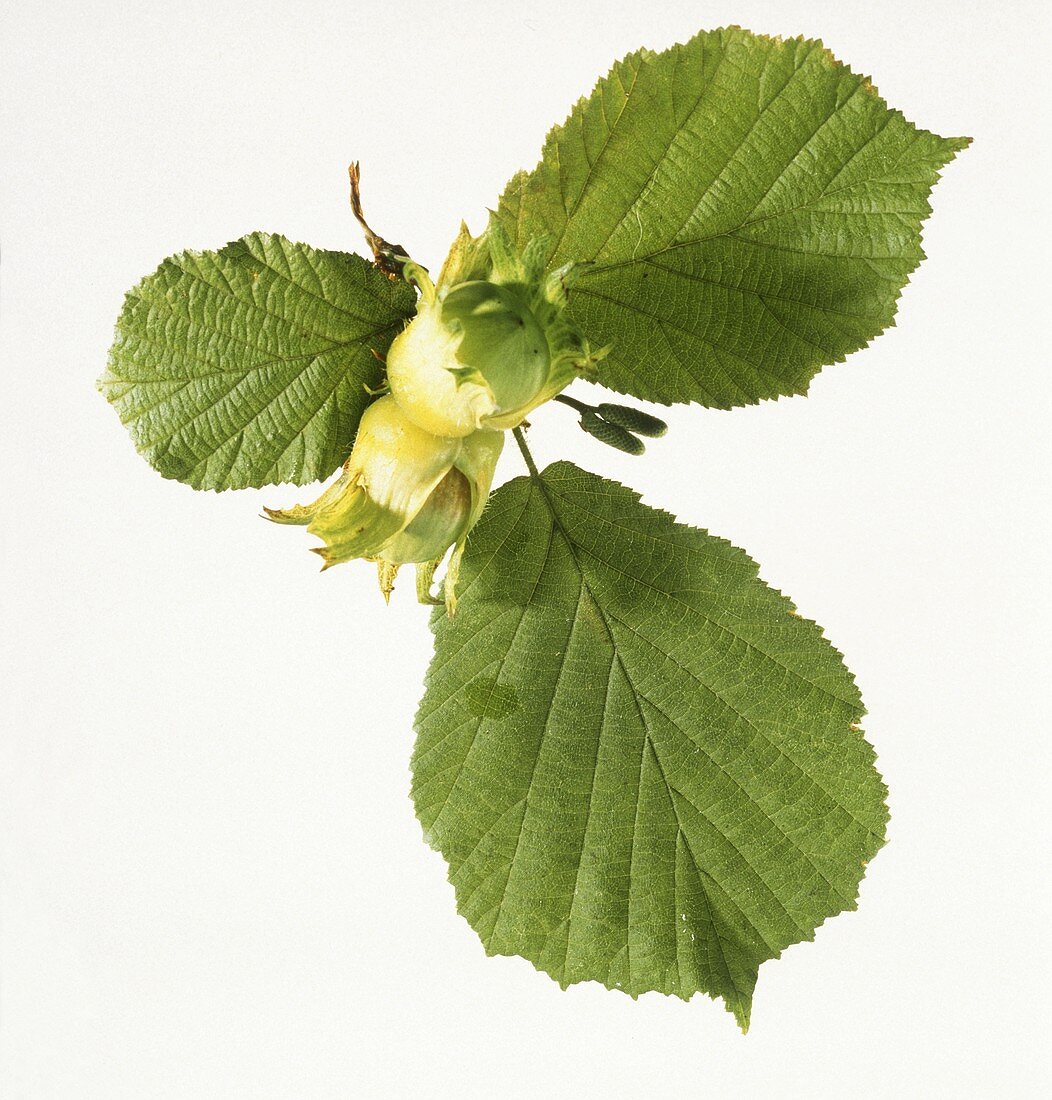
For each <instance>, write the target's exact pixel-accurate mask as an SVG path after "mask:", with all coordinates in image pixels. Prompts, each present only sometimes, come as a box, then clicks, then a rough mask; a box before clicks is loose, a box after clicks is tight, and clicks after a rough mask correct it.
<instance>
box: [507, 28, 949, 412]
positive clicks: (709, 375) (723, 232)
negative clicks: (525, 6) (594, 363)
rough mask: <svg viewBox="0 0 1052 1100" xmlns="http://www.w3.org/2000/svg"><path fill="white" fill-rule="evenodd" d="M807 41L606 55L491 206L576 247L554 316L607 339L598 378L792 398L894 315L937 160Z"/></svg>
mask: <svg viewBox="0 0 1052 1100" xmlns="http://www.w3.org/2000/svg"><path fill="white" fill-rule="evenodd" d="M968 141H969V139H967V138H949V139H947V138H940V137H938V136H937V135H935V134H931V133H928V132H927V131H925V130H919V129H917V128H916V127H915V126H913V125H912V124H911V123H909V122H907V121H906V119H905V118H904V117H903V116H902V115H901V114H900V113H899V112H898V111H892V110H890V109H889V108H888V106H887V104H886V103H885V102H884V100H883V99H881V98H880V96H879V95H877V93H876V91H875V89H874V88H873V86H872V85H871V84H870V83H869V81H868V80H867V79H866V78H865V77H862V76H857V75H856V74H854V73H852V72H851V70H850V69H848V68H847V67H845V66H844V65H841V64H840V63H839V62H837V61H836V60H835V59H834V58H833V57H832V55H831V54H830V53H829V52H828V51H827V50H826V49H825V48H824V47H823V46H822V44H821V43H820V42H817V41H806V40H803V39H793V40H789V41H782V40H780V39H772V38H764V37H760V36H758V35H753V34H750V33H749V32H748V31H743V30H741V29H739V28H736V27H732V28H727V29H724V30H718V31H711V32H703V33H701V34H698V35H697V36H695V37H694V38H692V39H691V40H690V41H689V42H687V43H686V44H685V45H678V46H673V47H672V48H671V49H669V50H665V51H664V52H663V53H653V52H651V51H649V50H640V51H639V52H637V53H634V54H630V55H629V56H628V57H626V58H625V59H624V60H623V61H621V62H619V63H618V64H616V65H615V66H614V67H613V69H612V70H611V71H610V73H609V75H608V76H606V77H605V78H604V79H602V80H600V81H599V83H598V85H596V88H595V90H594V91H593V92H592V94H591V95H590V96H589V97H588V98H587V99H582V100H581V101H580V102H579V103H578V104H577V106H576V107H575V108H574V109H573V111H572V113H571V114H570V117H569V118H568V119H567V121H566V122H565V124H564V125H562V126H559V127H556V128H555V129H554V130H552V132H551V133H550V134H549V136H548V139H547V141H546V143H545V146H544V153H543V157H542V160H541V162H540V164H539V165H538V166H537V168H536V169H534V171H533V172H531V173H529V174H527V173H519V175H517V176H516V177H514V178H513V179H512V180H511V182H510V183H509V185H508V187H507V190H506V191H505V194H504V196H503V197H502V199H501V202H500V209H499V214H500V217H501V221H502V224H503V225H504V226H505V229H506V230H507V231H508V233H509V235H511V236H512V238H513V239H515V240H516V241H517V243H518V245H519V247H522V246H523V245H524V244H525V242H526V241H527V240H529V239H531V238H535V237H539V236H541V235H544V234H548V235H549V236H550V240H551V252H550V263H551V265H552V266H555V265H561V264H565V263H569V262H581V261H592V263H591V264H590V265H589V266H587V267H585V268H584V269H583V270H582V271H581V272H580V275H579V278H578V281H577V282H576V283H575V284H574V285H573V289H572V291H571V298H570V312H571V315H572V316H573V319H574V320H575V321H576V322H577V324H578V325H579V326H580V327H581V328H582V330H583V331H584V333H585V335H587V336H588V338H589V339H590V340H591V342H592V343H593V344H595V345H597V346H598V345H603V344H607V343H612V344H613V352H612V354H611V355H610V357H609V358H608V359H607V360H606V361H605V362H604V363H603V364H602V371H601V374H600V376H599V381H601V382H603V383H604V384H605V385H607V386H609V387H611V388H613V389H615V390H618V391H620V392H622V393H628V394H633V395H634V396H636V397H641V398H647V399H650V400H654V401H660V402H663V403H665V404H668V403H671V402H676V401H697V402H700V403H702V404H704V405H710V406H713V407H716V408H729V407H731V406H734V405H744V404H753V403H755V402H757V401H759V400H761V399H762V398H771V397H777V396H779V395H781V394H793V393H804V392H806V390H807V386H808V383H809V381H810V379H811V378H812V377H813V375H814V374H815V372H816V371H818V370H819V369H820V368H821V367H822V366H824V365H826V364H829V363H836V362H840V361H841V360H842V359H843V358H844V357H845V356H846V355H848V354H849V353H850V352H852V351H855V350H857V349H858V348H861V347H864V346H865V345H866V344H867V343H868V342H869V341H870V340H872V339H873V338H874V337H875V336H877V335H878V334H879V333H880V332H882V331H883V330H884V329H885V328H887V327H888V325H890V324H891V323H892V318H893V316H894V313H895V308H896V303H897V300H898V297H899V294H900V292H901V290H902V287H903V286H904V285H905V283H906V281H907V279H908V277H909V275H910V272H912V271H913V269H914V268H915V267H916V266H917V264H918V263H919V262H920V261H921V259H923V256H924V254H923V252H922V251H921V244H920V226H921V223H922V222H923V220H924V219H925V217H927V215H928V214H929V213H930V212H931V207H930V206H929V204H928V195H929V193H930V191H931V188H932V186H933V185H934V183H935V181H936V180H937V179H938V176H939V169H940V168H942V167H943V166H944V165H945V164H946V163H947V162H948V161H950V160H951V159H952V158H953V156H954V155H955V154H956V153H957V152H958V151H959V150H961V149H963V148H964V147H965V146H966V145H967V144H968Z"/></svg>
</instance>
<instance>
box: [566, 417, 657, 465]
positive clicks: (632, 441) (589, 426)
mask: <svg viewBox="0 0 1052 1100" xmlns="http://www.w3.org/2000/svg"><path fill="white" fill-rule="evenodd" d="M581 428H582V429H583V430H584V431H586V432H587V433H588V434H589V435H591V436H594V437H595V438H596V439H598V440H599V442H600V443H605V444H606V445H607V446H608V447H614V448H616V449H617V450H619V451H624V452H625V453H626V454H630V455H641V454H642V453H643V452H644V451H645V450H646V447H645V446H644V445H643V440H641V439H637V438H636V437H635V436H634V435H633V434H632V433H631V432H630V431H626V430H625V429H624V428H622V427H621V426H620V425H618V424H611V423H610V422H609V421H606V420H603V419H602V417H600V416H598V415H596V413H594V412H592V410H591V409H587V410H585V411H584V412H583V413H581Z"/></svg>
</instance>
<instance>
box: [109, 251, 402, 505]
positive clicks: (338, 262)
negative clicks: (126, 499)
mask: <svg viewBox="0 0 1052 1100" xmlns="http://www.w3.org/2000/svg"><path fill="white" fill-rule="evenodd" d="M413 308H414V295H413V292H412V290H411V289H410V288H409V287H408V286H407V285H406V284H405V283H403V282H392V281H391V280H390V279H388V278H387V277H386V276H384V275H383V274H382V273H381V272H380V271H379V270H378V269H377V268H376V267H375V266H374V265H373V264H371V263H369V262H367V261H366V260H363V259H362V258H361V256H356V255H349V254H346V253H343V252H325V251H322V250H319V249H315V248H311V247H309V246H308V245H305V244H294V243H293V242H291V241H287V240H285V238H284V237H279V236H271V235H269V234H266V233H251V234H249V235H248V236H247V237H243V238H242V239H241V240H239V241H234V242H232V243H231V244H228V245H227V246H226V247H225V248H222V249H220V250H219V251H218V252H182V253H180V254H179V255H178V256H172V257H171V258H170V259H168V260H165V261H164V263H163V264H161V266H160V267H159V268H158V269H157V270H156V271H155V272H154V273H153V274H152V275H150V276H148V277H147V278H145V279H143V281H142V282H141V283H140V284H139V285H138V286H137V287H135V289H134V290H132V291H130V292H129V294H128V296H127V298H126V299H125V302H124V309H123V310H122V311H121V315H120V318H119V319H118V321H117V333H116V338H115V340H114V343H113V347H112V349H111V351H110V361H109V366H108V368H107V370H106V372H105V374H104V375H103V376H102V378H100V379H99V388H100V389H101V390H102V392H103V393H104V394H105V395H106V398H107V399H108V400H109V401H110V402H111V403H112V404H113V406H114V407H115V408H116V409H117V412H118V413H119V414H120V418H121V421H122V422H123V423H124V425H125V426H126V427H127V428H128V430H129V432H130V433H131V436H132V438H133V439H134V441H135V445H136V447H137V448H138V450H139V452H140V453H141V454H142V455H143V457H144V458H146V459H147V461H148V462H149V463H150V464H151V465H152V466H154V467H155V468H156V469H157V470H159V471H160V472H161V473H162V474H163V475H164V476H165V477H172V478H177V479H178V480H179V481H185V482H188V483H189V484H190V485H193V486H194V488H196V489H242V488H247V487H249V486H256V487H258V486H261V485H269V484H276V483H281V482H293V483H295V484H297V485H304V484H307V483H308V482H311V481H317V480H319V479H321V478H325V477H328V476H329V474H331V473H332V472H333V470H335V469H336V467H337V466H339V465H340V463H341V462H343V461H344V459H345V458H346V457H347V454H348V453H349V451H350V447H351V443H352V442H353V440H354V434H355V431H356V430H357V427H358V420H359V418H360V417H361V415H362V412H363V411H364V410H365V407H366V405H367V404H368V403H369V401H370V397H369V394H368V393H366V391H365V389H364V386H365V385H370V386H375V385H376V384H377V383H378V382H379V381H380V379H381V377H382V375H383V367H382V365H381V363H380V362H379V361H378V360H377V358H376V355H382V353H383V352H385V351H386V350H387V346H388V344H390V342H391V340H392V339H393V337H394V336H395V335H396V334H397V333H398V331H399V330H400V328H401V327H402V325H403V323H404V321H405V319H406V317H407V316H408V315H409V314H411V313H412V311H413ZM374 353H375V354H374Z"/></svg>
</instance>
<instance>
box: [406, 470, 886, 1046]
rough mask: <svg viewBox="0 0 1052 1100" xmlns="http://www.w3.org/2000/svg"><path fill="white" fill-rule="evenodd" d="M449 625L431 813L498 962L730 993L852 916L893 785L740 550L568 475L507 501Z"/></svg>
mask: <svg viewBox="0 0 1052 1100" xmlns="http://www.w3.org/2000/svg"><path fill="white" fill-rule="evenodd" d="M460 592H461V595H460V603H459V610H458V613H457V617H456V618H455V619H454V620H453V621H452V622H448V621H446V619H445V618H443V617H442V616H440V615H439V616H436V617H435V618H434V619H433V624H434V629H435V635H436V653H435V658H434V662H433V664H432V666H431V669H430V671H429V673H428V678H427V692H426V695H425V697H424V700H423V702H422V704H421V708H420V713H419V716H418V722H417V728H418V733H419V737H418V740H417V745H416V749H415V752H414V756H413V797H414V800H415V803H416V808H417V814H418V816H419V818H420V820H421V822H422V824H423V826H424V831H425V835H426V836H427V838H428V840H429V841H430V843H431V844H433V845H434V846H435V847H437V848H438V849H439V850H440V851H441V852H442V853H443V854H444V855H445V857H446V859H447V860H448V861H449V866H450V879H451V881H452V882H453V884H454V886H455V888H456V894H457V902H458V906H459V908H460V911H461V913H463V914H464V916H465V917H466V918H467V919H468V921H470V923H471V925H472V926H473V927H474V928H475V930H476V931H477V932H478V934H479V935H480V937H481V938H482V942H483V944H484V945H485V948H486V950H487V952H488V953H490V954H516V955H522V956H524V957H525V958H527V959H529V960H530V961H531V962H533V963H534V964H535V965H536V966H537V967H539V968H540V969H542V970H545V971H547V972H548V973H549V974H551V975H552V976H553V977H554V978H556V979H557V980H558V981H559V982H560V983H562V984H563V985H566V984H569V983H572V982H579V981H586V980H595V981H599V982H602V983H603V984H604V985H606V986H608V987H610V988H618V989H623V990H624V991H625V992H627V993H629V994H631V995H632V996H635V995H637V994H639V993H643V992H645V991H647V990H659V991H661V992H664V993H670V994H675V995H677V996H679V997H683V998H689V997H690V996H691V995H692V994H693V993H695V992H697V991H703V992H706V993H708V994H710V995H712V996H714V997H715V996H720V997H722V998H723V999H724V1000H725V1002H726V1004H727V1007H728V1008H729V1009H730V1010H731V1011H732V1012H733V1013H734V1015H735V1017H736V1018H737V1020H738V1021H739V1023H740V1025H741V1026H742V1027H743V1028H744V1027H745V1026H746V1025H747V1022H748V1018H749V1010H750V1004H751V999H752V992H753V987H754V985H755V981H756V973H757V968H758V967H759V965H760V963H762V962H763V961H764V960H766V959H770V958H774V957H776V956H777V955H778V954H779V953H780V952H781V951H782V950H783V949H784V948H785V947H787V946H788V945H789V944H792V943H796V942H798V941H800V940H810V939H812V938H813V932H814V929H815V928H816V926H817V925H819V924H821V923H822V921H823V920H825V918H826V917H829V916H832V915H833V914H835V913H839V912H841V911H842V910H844V909H853V908H854V907H855V900H856V896H857V892H858V883H859V881H860V879H861V878H862V875H863V869H864V867H865V864H866V861H867V860H869V859H870V857H871V856H872V855H873V854H874V853H875V852H876V851H877V850H878V849H879V848H880V846H881V844H882V843H883V841H884V830H885V824H886V821H887V812H886V808H885V806H884V795H885V793H886V792H885V788H884V785H883V783H882V782H881V779H880V776H879V775H878V773H877V771H876V770H875V768H874V766H873V759H874V757H873V750H872V749H871V748H870V746H869V745H868V744H867V742H866V741H865V740H864V739H863V737H862V735H861V733H859V732H858V727H857V723H858V720H859V718H860V717H861V715H862V713H863V707H862V703H861V700H860V698H859V694H858V691H857V689H856V687H855V684H854V680H853V678H852V676H851V674H850V673H849V672H848V671H847V669H846V668H845V667H844V665H843V663H842V661H841V657H840V655H839V654H838V653H837V652H836V650H834V649H833V648H832V647H831V646H830V645H829V644H828V642H826V641H825V640H824V639H823V637H822V634H821V631H820V630H819V628H818V627H817V626H816V625H815V624H814V623H812V622H809V621H807V620H805V619H801V618H799V617H797V616H796V614H795V612H794V609H793V605H792V604H791V603H790V602H789V601H788V600H787V599H785V597H783V596H781V595H780V594H779V593H778V592H776V591H774V590H773V589H771V588H768V587H767V585H765V584H764V583H763V582H762V581H761V580H760V579H759V578H758V577H757V573H756V565H755V563H754V562H753V561H752V560H751V559H750V558H749V557H748V556H747V555H746V554H744V553H743V552H742V551H741V550H738V549H736V548H735V547H733V546H731V545H730V544H729V543H727V542H724V541H723V540H722V539H718V538H715V537H713V536H711V535H709V534H706V533H705V532H704V531H699V530H696V529H693V528H690V527H686V526H683V525H682V524H678V523H676V522H675V521H674V520H673V518H672V517H671V516H669V515H667V514H666V513H664V512H659V511H655V510H653V509H650V508H647V507H645V506H644V505H643V504H641V503H640V501H639V498H638V496H637V495H636V494H634V493H632V492H631V491H630V490H628V489H625V488H623V487H622V486H620V485H617V484H614V483H612V482H609V481H604V480H602V479H601V478H598V477H596V476H595V475H593V474H589V473H585V472H583V471H581V470H579V469H577V468H576V467H575V466H573V465H570V464H568V463H557V464H555V465H553V466H550V467H549V468H548V469H547V470H546V471H545V472H544V473H543V475H539V477H538V478H537V479H525V478H520V479H518V480H516V481H513V482H510V483H509V484H507V485H505V486H504V487H503V488H501V489H500V490H499V491H498V492H497V493H496V494H495V495H494V496H493V498H492V501H491V503H490V506H489V508H488V509H487V511H486V513H485V514H484V516H483V518H482V520H481V522H480V523H479V525H478V527H477V528H476V529H475V531H474V533H473V534H472V536H471V539H470V541H469V544H468V554H467V556H466V557H465V559H464V569H463V573H462V579H461V589H460Z"/></svg>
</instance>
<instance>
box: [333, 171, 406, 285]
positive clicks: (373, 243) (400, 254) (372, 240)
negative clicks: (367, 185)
mask: <svg viewBox="0 0 1052 1100" xmlns="http://www.w3.org/2000/svg"><path fill="white" fill-rule="evenodd" d="M347 175H348V177H349V178H350V181H351V212H352V213H353V214H354V216H355V218H356V219H357V220H358V224H359V225H360V226H361V227H362V232H363V233H364V234H365V239H366V241H367V242H368V244H369V247H370V248H371V249H372V250H373V258H374V259H375V260H376V266H377V267H378V268H380V270H381V271H382V272H384V274H385V275H387V276H388V277H389V278H391V279H398V278H400V277H401V274H402V268H403V267H404V266H405V263H406V261H407V260H408V259H409V254H408V253H407V252H406V250H405V249H404V248H403V247H402V246H401V245H400V244H391V242H390V241H386V240H384V238H383V237H381V236H380V234H379V233H375V232H373V230H372V228H371V227H370V225H369V223H368V222H367V221H366V220H365V214H363V213H362V190H361V182H362V174H361V169H360V168H359V166H358V162H357V161H355V162H354V163H353V164H350V165H348V166H347Z"/></svg>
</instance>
